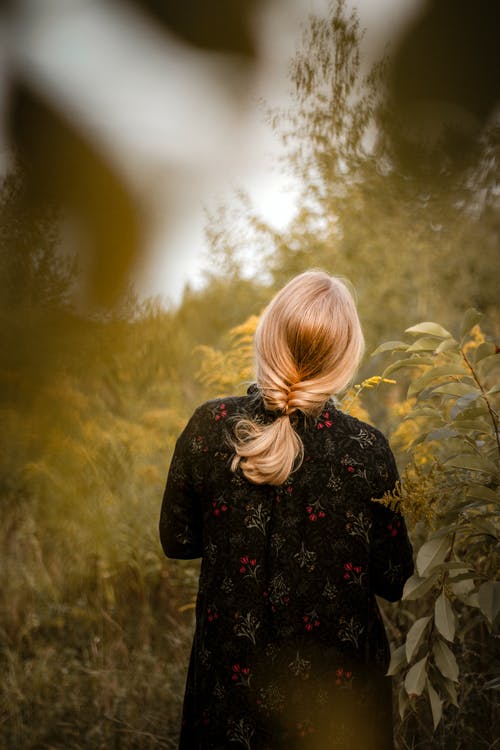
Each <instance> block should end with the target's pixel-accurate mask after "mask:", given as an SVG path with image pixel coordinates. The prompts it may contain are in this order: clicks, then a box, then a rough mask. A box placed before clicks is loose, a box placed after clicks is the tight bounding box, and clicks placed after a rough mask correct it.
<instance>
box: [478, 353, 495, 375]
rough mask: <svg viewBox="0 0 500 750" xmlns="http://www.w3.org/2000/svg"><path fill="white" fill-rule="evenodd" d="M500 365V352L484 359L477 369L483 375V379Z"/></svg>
mask: <svg viewBox="0 0 500 750" xmlns="http://www.w3.org/2000/svg"><path fill="white" fill-rule="evenodd" d="M499 365H500V352H498V353H497V354H490V356H489V357H484V358H483V359H482V360H481V361H480V362H479V363H478V365H477V369H478V371H479V373H480V375H481V377H483V378H484V377H486V375H488V373H489V372H491V370H493V368H494V367H498V366H499Z"/></svg>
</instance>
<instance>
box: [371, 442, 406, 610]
mask: <svg viewBox="0 0 500 750" xmlns="http://www.w3.org/2000/svg"><path fill="white" fill-rule="evenodd" d="M397 481H399V474H398V469H397V466H396V461H395V459H394V455H393V453H392V451H391V449H390V447H389V443H388V442H387V439H386V438H385V437H383V442H382V448H381V452H380V454H379V455H378V456H377V461H376V475H375V479H374V485H373V491H372V498H381V497H383V495H384V494H385V493H386V492H391V491H392V490H393V489H394V487H395V485H396V482H397ZM371 505H372V526H371V529H370V568H371V581H372V590H373V592H374V593H375V594H377V595H379V596H381V597H383V598H384V599H387V600H388V601H390V602H395V601H398V600H399V599H401V597H402V595H403V587H404V584H405V582H406V580H407V579H408V578H409V577H410V576H411V575H412V573H413V550H412V546H411V543H410V540H409V538H408V531H407V529H406V524H405V521H404V518H403V516H402V515H401V513H399V512H397V510H396V511H395V510H391V509H389V508H388V507H386V506H385V505H382V504H381V503H378V502H374V501H372V503H371Z"/></svg>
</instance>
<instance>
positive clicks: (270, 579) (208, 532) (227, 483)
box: [160, 386, 413, 750]
mask: <svg viewBox="0 0 500 750" xmlns="http://www.w3.org/2000/svg"><path fill="white" fill-rule="evenodd" d="M242 416H246V417H248V418H250V419H251V420H253V421H255V422H256V423H257V424H266V423H268V422H269V423H271V422H272V421H273V420H275V419H276V414H275V413H273V412H271V411H268V410H267V409H266V406H265V402H264V400H263V398H262V396H261V394H260V392H259V389H257V388H256V387H255V386H253V387H251V388H250V389H249V392H248V394H247V396H242V397H231V398H227V399H224V400H222V399H218V400H214V401H210V402H207V403H206V404H204V405H203V406H201V407H200V408H199V409H197V410H196V412H195V413H194V415H193V417H192V418H191V420H190V421H189V424H188V426H187V427H186V429H185V431H184V432H183V433H182V435H181V436H180V438H179V440H178V442H177V446H176V450H175V454H174V457H173V459H172V463H171V467H170V472H169V478H168V482H167V487H166V491H165V496H164V502H163V507H162V513H161V521H160V534H161V540H162V544H163V547H164V550H165V552H166V554H167V555H169V556H171V557H179V558H190V557H200V556H201V557H202V558H203V560H202V567H201V574H200V587H199V594H198V598H197V606H196V633H195V638H194V643H193V650H192V654H191V662H190V667H189V674H188V681H187V687H186V697H185V705H184V717H183V729H182V735H181V744H180V747H181V748H183V749H184V748H185V749H186V750H187V749H189V750H196V749H197V748H207V750H208V748H214V749H215V748H223V747H238V746H241V747H246V748H248V749H250V748H251V749H252V750H253V749H256V748H259V749H260V750H264V748H269V749H271V748H272V749H273V750H276V749H277V748H281V747H283V748H285V747H287V748H294V747H297V748H298V747H304V748H309V749H310V750H313V749H314V748H326V747H328V748H334V747H338V748H349V749H350V748H361V747H363V748H367V749H369V748H373V750H379V748H380V749H381V748H384V749H385V748H389V747H392V741H391V739H390V735H391V732H390V721H391V716H390V711H391V708H390V682H389V680H388V679H387V678H385V677H384V676H383V675H384V674H385V672H386V670H387V666H388V658H389V653H388V644H387V638H386V635H385V631H384V627H383V624H382V620H381V617H380V613H379V610H378V606H377V604H376V601H375V597H374V595H375V594H379V595H381V596H383V597H385V598H387V599H389V600H390V601H395V600H397V599H399V598H400V597H401V593H402V588H403V584H404V582H405V581H406V579H407V578H408V576H409V575H411V573H412V570H413V562H412V550H411V546H410V544H409V541H408V537H407V533H406V528H405V525H404V521H403V519H402V517H401V516H399V515H398V514H396V513H393V512H391V511H390V510H388V509H387V508H386V507H384V506H382V505H381V504H380V503H376V502H372V500H371V499H372V498H377V497H378V498H379V497H381V496H382V495H383V494H384V493H385V492H386V491H390V490H392V489H393V487H394V485H395V482H396V481H397V478H398V475H397V469H396V466H395V463H394V458H393V456H392V453H391V451H390V448H389V446H388V443H387V440H386V439H385V437H384V436H383V435H382V433H380V432H379V431H378V430H377V429H375V428H374V427H372V426H370V425H368V424H366V423H364V422H360V421H359V420H357V419H355V418H353V417H351V416H349V415H347V414H344V413H343V412H341V411H339V410H338V409H337V408H336V407H335V405H334V403H333V401H331V400H330V401H327V402H326V403H325V405H324V408H323V410H322V412H321V414H320V415H319V416H317V417H312V416H306V415H305V414H304V413H302V412H301V411H300V410H297V411H295V412H294V413H293V414H292V415H291V417H290V419H291V422H292V425H293V427H294V429H295V431H296V433H297V435H298V436H299V437H300V439H301V441H302V444H303V459H302V463H301V465H300V467H299V468H298V469H297V470H296V471H294V472H292V473H291V474H290V475H289V477H288V479H287V480H286V481H285V482H284V483H283V484H280V485H278V486H274V485H271V484H255V483H253V482H250V481H248V479H247V478H246V477H245V476H244V474H243V472H242V470H241V467H239V468H238V469H237V470H236V471H233V470H232V469H231V463H232V458H233V456H234V450H233V444H234V433H233V428H234V424H235V423H236V422H237V421H238V419H239V418H241V417H242ZM356 713H359V714H360V715H359V718H356V717H355V714H356ZM388 723H389V724H388Z"/></svg>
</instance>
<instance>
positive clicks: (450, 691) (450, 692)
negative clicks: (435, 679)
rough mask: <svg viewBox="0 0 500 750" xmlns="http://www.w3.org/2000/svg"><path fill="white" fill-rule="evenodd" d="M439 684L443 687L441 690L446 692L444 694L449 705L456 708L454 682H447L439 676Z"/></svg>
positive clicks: (446, 679) (445, 678) (456, 699)
mask: <svg viewBox="0 0 500 750" xmlns="http://www.w3.org/2000/svg"><path fill="white" fill-rule="evenodd" d="M439 682H440V684H441V685H442V686H443V688H444V689H445V691H446V694H447V696H448V698H449V700H450V703H452V704H453V705H454V706H456V707H457V708H458V698H457V688H456V685H455V683H454V682H452V681H451V680H448V678H447V677H443V675H441V679H440V681H439Z"/></svg>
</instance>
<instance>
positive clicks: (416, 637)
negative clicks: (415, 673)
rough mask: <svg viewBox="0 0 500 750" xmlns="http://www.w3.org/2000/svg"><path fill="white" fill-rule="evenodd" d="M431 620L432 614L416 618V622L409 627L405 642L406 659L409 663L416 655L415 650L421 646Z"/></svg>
mask: <svg viewBox="0 0 500 750" xmlns="http://www.w3.org/2000/svg"><path fill="white" fill-rule="evenodd" d="M430 621H431V618H430V616H429V617H420V618H419V619H418V620H415V622H414V623H413V625H412V626H411V628H410V629H409V631H408V635H407V636H406V643H405V647H406V659H407V661H408V663H410V662H411V660H412V659H413V656H414V655H415V652H416V651H417V649H418V647H419V646H420V643H421V642H422V638H423V635H424V633H425V629H426V627H427V625H428V624H429V622H430Z"/></svg>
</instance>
